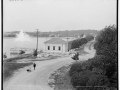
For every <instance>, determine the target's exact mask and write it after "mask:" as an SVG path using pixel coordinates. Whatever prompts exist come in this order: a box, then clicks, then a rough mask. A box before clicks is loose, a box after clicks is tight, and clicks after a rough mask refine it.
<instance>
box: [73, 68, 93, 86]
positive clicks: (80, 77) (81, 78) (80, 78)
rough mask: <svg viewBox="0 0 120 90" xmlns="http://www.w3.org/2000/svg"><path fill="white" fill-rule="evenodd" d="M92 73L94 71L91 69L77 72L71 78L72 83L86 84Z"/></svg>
mask: <svg viewBox="0 0 120 90" xmlns="http://www.w3.org/2000/svg"><path fill="white" fill-rule="evenodd" d="M91 75H92V72H91V71H90V70H85V71H81V72H76V73H75V74H74V75H73V76H72V78H71V82H72V85H73V86H74V87H76V86H86V83H87V82H88V80H89V77H91Z"/></svg>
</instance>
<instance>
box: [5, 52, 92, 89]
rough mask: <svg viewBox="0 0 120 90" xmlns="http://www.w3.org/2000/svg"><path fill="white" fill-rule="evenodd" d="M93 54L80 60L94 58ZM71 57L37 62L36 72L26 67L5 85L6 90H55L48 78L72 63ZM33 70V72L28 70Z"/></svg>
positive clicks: (81, 57)
mask: <svg viewBox="0 0 120 90" xmlns="http://www.w3.org/2000/svg"><path fill="white" fill-rule="evenodd" d="M89 53H90V52H89ZM93 54H94V53H93V52H91V53H90V54H87V55H84V56H80V57H79V58H80V60H86V59H88V58H91V57H93ZM72 62H73V60H72V59H71V57H65V58H59V59H54V60H48V61H38V62H36V64H37V67H36V70H35V71H34V70H33V67H32V66H30V67H26V68H24V69H22V70H21V71H20V72H18V73H16V74H15V75H14V76H13V77H12V78H11V79H10V80H9V81H8V82H7V83H5V85H4V87H3V89H4V90H53V89H52V88H51V87H50V86H49V85H48V78H49V76H50V74H51V73H52V72H53V71H55V70H56V69H58V68H60V67H62V66H64V65H66V64H70V63H72ZM28 68H31V70H32V71H31V72H27V71H26V70H27V69H28Z"/></svg>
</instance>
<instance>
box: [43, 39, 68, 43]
mask: <svg viewBox="0 0 120 90" xmlns="http://www.w3.org/2000/svg"><path fill="white" fill-rule="evenodd" d="M44 43H49V44H65V43H67V41H64V40H62V39H61V38H52V39H50V40H48V41H46V42H44Z"/></svg>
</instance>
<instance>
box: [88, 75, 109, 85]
mask: <svg viewBox="0 0 120 90" xmlns="http://www.w3.org/2000/svg"><path fill="white" fill-rule="evenodd" d="M86 85H87V86H108V85H109V80H108V78H107V77H106V76H104V75H101V74H93V75H92V76H91V77H90V78H89V80H88V82H87V83H86Z"/></svg>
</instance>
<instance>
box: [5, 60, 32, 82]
mask: <svg viewBox="0 0 120 90" xmlns="http://www.w3.org/2000/svg"><path fill="white" fill-rule="evenodd" d="M31 64H32V63H10V62H9V63H8V62H5V63H3V81H5V80H6V79H8V78H10V77H11V76H12V75H13V74H14V72H15V71H16V70H18V69H20V68H23V67H25V66H29V65H31Z"/></svg>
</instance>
